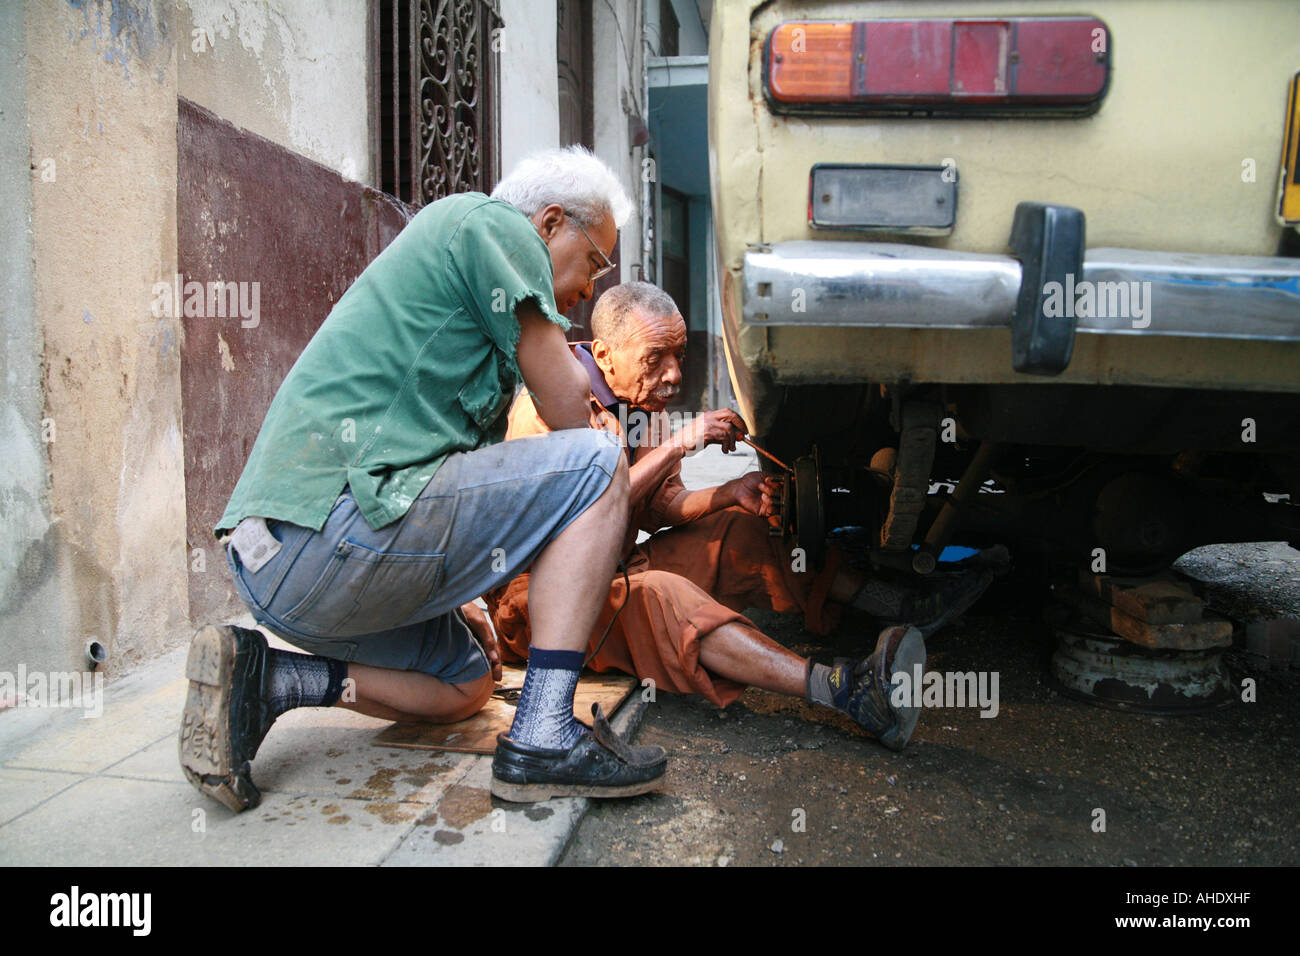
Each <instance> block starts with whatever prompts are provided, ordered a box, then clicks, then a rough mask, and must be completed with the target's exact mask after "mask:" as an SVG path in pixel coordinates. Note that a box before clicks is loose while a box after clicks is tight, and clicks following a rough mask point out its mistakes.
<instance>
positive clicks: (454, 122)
mask: <svg viewBox="0 0 1300 956" xmlns="http://www.w3.org/2000/svg"><path fill="white" fill-rule="evenodd" d="M502 26H503V24H502V20H501V14H500V10H499V8H498V6H497V2H496V0H375V2H374V4H373V5H372V7H371V35H372V37H373V40H374V42H373V43H372V49H375V50H376V54H377V55H376V56H375V57H374V66H373V72H372V76H371V84H372V89H373V91H374V109H375V116H376V117H377V119H378V122H377V123H376V126H377V130H376V134H375V144H374V168H375V171H376V180H377V184H378V186H379V188H380V189H382V190H384V192H387V193H390V194H391V195H394V196H396V197H397V198H398V199H401V200H403V201H404V202H407V203H410V204H411V205H413V206H416V207H419V206H423V205H425V204H426V203H431V202H433V201H435V200H437V199H441V198H442V197H443V196H447V195H450V194H451V193H456V192H467V191H472V190H478V191H480V192H489V191H490V190H491V189H492V186H493V185H494V184H495V183H496V181H497V179H498V178H499V176H500V169H499V162H500V129H499V127H500V121H499V105H498V97H499V86H500V72H501V71H500V61H501V56H500V52H499V51H500V45H501V44H500V38H501V33H500V31H501V29H502Z"/></svg>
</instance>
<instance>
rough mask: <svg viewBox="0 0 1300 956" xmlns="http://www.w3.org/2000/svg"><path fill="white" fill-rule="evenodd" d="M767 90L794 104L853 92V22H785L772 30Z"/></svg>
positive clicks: (829, 100) (833, 98)
mask: <svg viewBox="0 0 1300 956" xmlns="http://www.w3.org/2000/svg"><path fill="white" fill-rule="evenodd" d="M769 55H770V57H771V59H770V60H769V64H770V69H769V72H768V89H769V90H770V91H771V94H772V96H773V97H774V98H776V99H778V100H786V101H789V102H793V103H823V102H825V103H833V102H836V101H840V100H847V99H849V98H850V97H852V95H853V24H852V23H797V22H796V23H783V24H781V25H780V26H779V27H777V28H776V30H774V31H773V32H772V40H771V47H770V51H769Z"/></svg>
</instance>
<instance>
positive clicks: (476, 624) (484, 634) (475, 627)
mask: <svg viewBox="0 0 1300 956" xmlns="http://www.w3.org/2000/svg"><path fill="white" fill-rule="evenodd" d="M460 610H461V613H462V614H464V615H465V621H466V622H467V623H468V624H469V629H470V630H471V631H473V632H474V636H475V637H476V638H478V642H479V643H480V644H482V645H483V653H484V654H486V655H487V659H488V663H489V664H491V665H492V679H493V680H494V681H499V680H501V648H499V647H497V635H496V631H494V630H492V622H491V621H489V620H488V618H487V615H486V614H484V613H483V609H482V608H481V607H479V606H478V605H477V604H475V603H474V602H473V601H471V602H470V603H469V604H462V605H461V606H460Z"/></svg>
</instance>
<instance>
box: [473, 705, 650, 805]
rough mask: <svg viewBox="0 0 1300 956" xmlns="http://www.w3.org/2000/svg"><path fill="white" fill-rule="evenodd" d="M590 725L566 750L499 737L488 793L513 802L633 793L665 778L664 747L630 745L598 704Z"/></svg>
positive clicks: (593, 708)
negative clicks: (531, 745)
mask: <svg viewBox="0 0 1300 956" xmlns="http://www.w3.org/2000/svg"><path fill="white" fill-rule="evenodd" d="M591 716H592V726H591V729H590V730H587V731H585V732H584V733H583V735H582V736H581V737H579V738H578V742H577V743H576V744H574V745H573V747H572V748H571V749H569V750H548V749H546V748H543V747H529V746H526V745H524V744H521V743H518V742H516V741H514V740H511V739H510V738H509V737H507V736H506V735H505V734H499V735H498V736H497V751H496V755H495V756H494V757H493V758H492V784H491V788H490V789H491V791H492V793H493V795H494V796H497V797H500V798H501V799H502V800H509V801H511V802H514V803H532V802H534V801H538V800H549V799H550V798H551V797H634V796H636V795H637V794H639V793H646V792H648V791H650V790H654V789H655V788H656V787H658V786H659V784H660V783H661V782H662V781H663V777H664V771H665V770H666V769H667V766H668V755H667V754H666V753H665V752H664V749H663V748H662V747H645V746H633V745H631V744H629V743H628V742H627V741H626V740H624V739H623V738H622V737H620V736H619V735H618V734H617V733H615V732H614V728H612V727H611V726H610V725H609V721H607V720H606V719H605V714H604V712H603V711H602V710H601V709H600V704H592V705H591Z"/></svg>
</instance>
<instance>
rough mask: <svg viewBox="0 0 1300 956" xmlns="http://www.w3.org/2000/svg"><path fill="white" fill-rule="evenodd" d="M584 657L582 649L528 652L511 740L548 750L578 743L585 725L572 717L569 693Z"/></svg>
mask: <svg viewBox="0 0 1300 956" xmlns="http://www.w3.org/2000/svg"><path fill="white" fill-rule="evenodd" d="M585 659H586V655H585V654H583V652H582V651H548V650H543V649H542V648H540V647H534V648H532V649H531V650H530V651H529V653H528V673H527V674H526V675H525V676H524V688H523V690H521V691H520V692H519V703H518V705H517V706H516V707H515V722H514V723H513V724H512V725H511V727H510V739H511V740H515V741H518V742H519V743H521V744H525V745H526V746H529V747H545V748H546V749H548V750H568V749H569V748H570V747H572V746H573V745H574V744H575V743H577V742H578V738H579V737H581V736H582V732H583V730H585V729H586V728H584V727H583V726H582V724H580V723H578V721H577V720H576V719H575V718H574V716H573V692H574V690H575V689H576V688H577V686H578V674H579V673H580V672H581V671H582V662H583V661H584V660H585Z"/></svg>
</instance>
